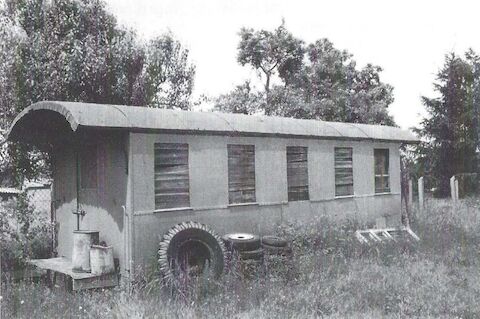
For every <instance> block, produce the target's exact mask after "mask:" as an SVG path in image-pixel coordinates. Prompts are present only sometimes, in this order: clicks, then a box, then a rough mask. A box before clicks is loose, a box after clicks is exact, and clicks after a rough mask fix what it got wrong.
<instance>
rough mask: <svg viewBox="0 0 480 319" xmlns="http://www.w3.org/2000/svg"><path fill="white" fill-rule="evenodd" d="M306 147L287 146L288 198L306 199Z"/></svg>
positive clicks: (290, 199) (294, 199)
mask: <svg viewBox="0 0 480 319" xmlns="http://www.w3.org/2000/svg"><path fill="white" fill-rule="evenodd" d="M307 154H308V148H306V147H301V146H287V185H288V200H289V201H296V200H308V198H309V196H308V161H307V157H308V156H307Z"/></svg>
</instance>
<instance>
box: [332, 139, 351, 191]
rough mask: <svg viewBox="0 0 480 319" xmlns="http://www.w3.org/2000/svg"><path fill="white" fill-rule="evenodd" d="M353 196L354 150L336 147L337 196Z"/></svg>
mask: <svg viewBox="0 0 480 319" xmlns="http://www.w3.org/2000/svg"><path fill="white" fill-rule="evenodd" d="M349 195H353V149H352V148H351V147H335V196H349Z"/></svg>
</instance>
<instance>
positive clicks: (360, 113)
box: [216, 24, 394, 125]
mask: <svg viewBox="0 0 480 319" xmlns="http://www.w3.org/2000/svg"><path fill="white" fill-rule="evenodd" d="M278 30H280V31H278ZM277 33H278V34H281V35H283V36H278V37H275V36H273V35H274V34H277ZM240 36H241V40H240V45H239V47H238V49H239V55H238V61H239V62H240V64H242V65H245V64H250V65H252V66H253V67H254V68H256V69H257V70H260V71H261V72H263V74H264V75H265V77H266V82H265V90H264V91H265V96H264V97H263V98H264V100H265V102H264V103H258V98H259V96H260V95H259V93H258V92H256V93H252V89H251V88H249V92H250V94H248V95H244V96H243V98H242V101H244V102H243V103H244V104H245V105H249V107H245V108H241V107H240V108H239V107H237V106H235V105H234V104H236V103H238V102H237V101H234V100H233V99H224V97H226V96H229V97H232V98H233V97H234V96H236V95H237V94H238V88H239V87H237V88H236V89H235V90H234V91H233V92H231V93H228V94H225V95H222V103H221V104H217V107H216V109H217V110H223V111H227V112H237V111H239V112H242V113H245V112H247V113H249V114H253V113H259V112H262V113H264V114H266V115H278V116H286V117H295V118H307V119H321V120H327V121H340V122H352V123H370V124H384V125H394V121H393V119H392V117H391V116H390V115H389V114H388V111H387V110H388V106H389V105H390V104H391V103H392V102H393V88H392V87H391V86H390V85H388V84H385V83H383V82H382V81H381V80H380V73H381V71H382V69H381V68H380V67H378V66H374V65H371V64H368V65H367V66H365V67H364V68H363V69H361V70H358V69H357V68H356V62H355V60H353V58H352V55H351V54H350V53H348V52H347V51H345V50H344V51H340V50H338V49H336V48H335V47H334V45H333V43H332V42H330V41H329V40H328V39H320V40H318V41H315V42H314V43H312V44H309V45H308V46H306V47H305V46H303V42H302V41H301V40H298V39H296V38H294V37H293V36H292V35H291V34H290V33H289V32H288V31H287V30H286V29H285V26H284V24H282V25H281V26H280V27H279V29H277V30H276V31H275V32H273V33H269V32H267V31H265V30H261V31H253V30H252V29H242V31H241V32H240ZM274 39H290V40H289V41H286V40H284V41H280V40H277V41H275V40H274ZM271 43H274V44H275V45H273V44H271ZM279 46H285V47H284V48H279ZM271 47H274V48H275V50H274V49H271ZM294 48H296V49H294ZM289 51H294V52H296V54H294V55H292V54H291V53H287V52H289ZM278 52H280V53H278ZM277 53H278V54H277ZM290 56H293V57H294V58H285V57H290ZM279 61H280V62H279ZM281 61H284V62H285V63H283V64H282V63H281ZM287 61H288V63H287ZM279 65H280V67H279ZM274 71H278V74H279V77H280V79H281V80H282V82H283V83H282V85H273V86H271V85H270V77H271V76H272V74H273V72H274ZM248 97H251V98H252V99H253V100H252V101H250V100H248ZM252 106H256V107H252Z"/></svg>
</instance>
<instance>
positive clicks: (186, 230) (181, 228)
mask: <svg viewBox="0 0 480 319" xmlns="http://www.w3.org/2000/svg"><path fill="white" fill-rule="evenodd" d="M189 242H197V243H199V244H201V245H203V246H205V248H206V249H207V250H208V251H209V255H210V256H209V264H210V270H211V275H212V276H213V277H214V278H218V277H219V276H220V275H221V274H222V273H223V269H224V266H225V262H226V256H227V254H226V250H225V245H224V244H223V242H222V240H221V238H220V237H219V236H218V235H217V234H216V233H215V232H214V231H213V230H211V229H210V228H209V227H208V226H207V225H204V224H201V223H198V222H193V221H189V222H183V223H180V224H177V225H175V226H173V227H172V228H170V230H169V231H168V232H167V233H166V234H165V235H164V236H163V239H162V240H161V241H160V248H159V250H158V263H159V267H160V272H161V273H162V275H163V277H164V278H165V279H167V280H169V279H175V277H176V275H177V273H176V266H175V265H176V264H178V263H179V260H178V259H179V256H178V255H179V253H180V252H179V248H181V246H182V245H184V244H185V243H189Z"/></svg>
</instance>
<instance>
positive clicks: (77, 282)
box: [72, 273, 118, 291]
mask: <svg viewBox="0 0 480 319" xmlns="http://www.w3.org/2000/svg"><path fill="white" fill-rule="evenodd" d="M117 285H118V275H117V274H116V273H111V274H106V275H101V276H95V277H92V278H84V279H73V286H72V289H73V291H79V290H85V289H96V288H109V287H115V286H117Z"/></svg>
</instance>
